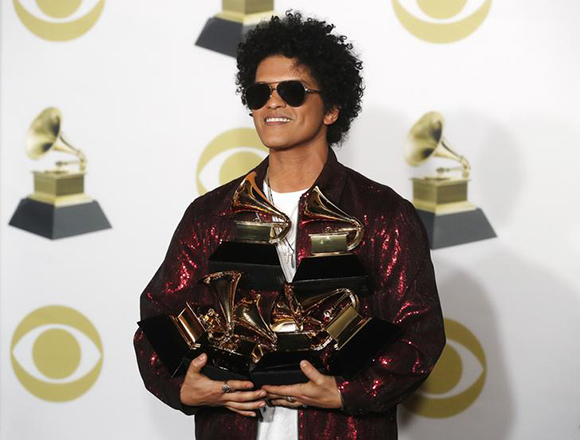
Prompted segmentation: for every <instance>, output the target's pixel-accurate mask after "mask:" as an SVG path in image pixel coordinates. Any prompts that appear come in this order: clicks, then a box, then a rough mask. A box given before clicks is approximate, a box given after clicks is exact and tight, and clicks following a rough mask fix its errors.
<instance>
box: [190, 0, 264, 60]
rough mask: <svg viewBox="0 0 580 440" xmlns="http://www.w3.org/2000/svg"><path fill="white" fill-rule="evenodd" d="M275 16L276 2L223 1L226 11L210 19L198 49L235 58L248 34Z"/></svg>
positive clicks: (199, 39) (197, 43)
mask: <svg viewBox="0 0 580 440" xmlns="http://www.w3.org/2000/svg"><path fill="white" fill-rule="evenodd" d="M272 15H274V0H222V12H220V13H218V14H216V15H215V16H214V17H212V18H210V19H209V20H208V21H207V23H206V24H205V27H204V28H203V30H202V31H201V34H200V36H199V37H198V39H197V41H196V42H195V44H196V46H200V47H203V48H205V49H209V50H213V51H215V52H219V53H222V54H224V55H228V56H231V57H235V56H236V50H237V48H238V44H239V43H240V42H241V41H242V38H243V36H244V34H245V33H246V32H248V31H249V30H250V29H252V28H254V27H255V26H256V24H258V23H259V22H260V20H264V19H269V18H270V17H271V16H272Z"/></svg>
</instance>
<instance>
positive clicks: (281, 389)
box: [262, 383, 304, 396]
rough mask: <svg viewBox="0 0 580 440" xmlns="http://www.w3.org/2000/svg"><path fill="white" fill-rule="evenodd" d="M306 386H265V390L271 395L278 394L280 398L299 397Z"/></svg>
mask: <svg viewBox="0 0 580 440" xmlns="http://www.w3.org/2000/svg"><path fill="white" fill-rule="evenodd" d="M303 385H304V384H301V383H300V384H295V385H264V386H263V387H262V389H263V390H266V391H267V392H268V393H269V394H277V395H279V396H298V395H300V394H301V393H300V390H301V389H302V386H303Z"/></svg>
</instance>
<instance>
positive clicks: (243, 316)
mask: <svg viewBox="0 0 580 440" xmlns="http://www.w3.org/2000/svg"><path fill="white" fill-rule="evenodd" d="M241 277H242V274H241V272H238V271H223V272H216V273H212V274H209V275H206V276H205V277H203V278H202V279H201V282H202V283H204V284H206V285H207V286H208V287H209V288H210V290H211V292H212V294H213V296H214V298H215V299H216V302H217V303H218V308H219V311H218V312H216V311H215V310H214V309H210V310H209V311H208V313H206V314H205V315H202V316H201V317H200V320H201V321H202V322H203V323H204V324H205V328H206V329H207V331H208V342H209V345H211V346H213V347H215V348H218V349H220V350H224V351H228V352H232V353H236V354H239V355H242V356H244V357H246V358H249V359H251V361H252V362H254V363H256V362H258V361H259V360H260V357H261V355H263V353H265V352H267V351H272V350H273V349H274V348H275V344H276V335H275V333H274V332H273V331H272V329H271V328H270V326H269V325H268V323H267V322H266V321H265V319H264V317H263V316H262V313H261V312H260V301H261V297H260V295H257V296H256V297H255V298H249V297H243V298H237V297H236V294H237V290H238V284H239V281H240V278H241Z"/></svg>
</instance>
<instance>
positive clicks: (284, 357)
mask: <svg viewBox="0 0 580 440" xmlns="http://www.w3.org/2000/svg"><path fill="white" fill-rule="evenodd" d="M302 360H307V361H308V362H310V363H311V364H312V365H314V366H315V367H316V368H318V369H319V370H321V369H322V364H321V362H320V360H319V357H318V355H317V354H316V353H314V352H312V351H292V352H285V351H275V352H271V353H266V354H265V355H264V356H263V357H262V359H260V362H258V364H257V365H256V368H255V369H254V371H252V376H251V377H252V381H253V382H254V384H255V385H256V386H257V387H261V386H262V385H291V384H294V383H306V382H308V380H309V379H308V378H307V377H306V375H305V374H304V373H303V372H302V370H301V369H300V361H302Z"/></svg>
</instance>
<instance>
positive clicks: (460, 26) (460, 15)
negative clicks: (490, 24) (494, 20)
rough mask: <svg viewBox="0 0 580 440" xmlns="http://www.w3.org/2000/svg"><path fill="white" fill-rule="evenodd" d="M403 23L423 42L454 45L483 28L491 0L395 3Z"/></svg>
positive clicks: (396, 10) (397, 14) (398, 1)
mask: <svg viewBox="0 0 580 440" xmlns="http://www.w3.org/2000/svg"><path fill="white" fill-rule="evenodd" d="M392 2H393V7H394V9H395V14H396V16H397V18H398V19H399V21H400V22H401V24H402V25H403V26H404V27H405V29H407V30H408V31H409V32H411V33H412V34H413V35H415V36H416V37H417V38H420V39H421V40H424V41H428V42H430V43H453V42H455V41H459V40H461V39H463V38H465V37H467V36H469V35H471V34H472V33H473V32H475V30H476V29H477V28H478V27H479V26H481V24H482V23H483V21H484V20H485V18H486V17H487V14H488V13H489V9H490V8H491V0H392Z"/></svg>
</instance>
